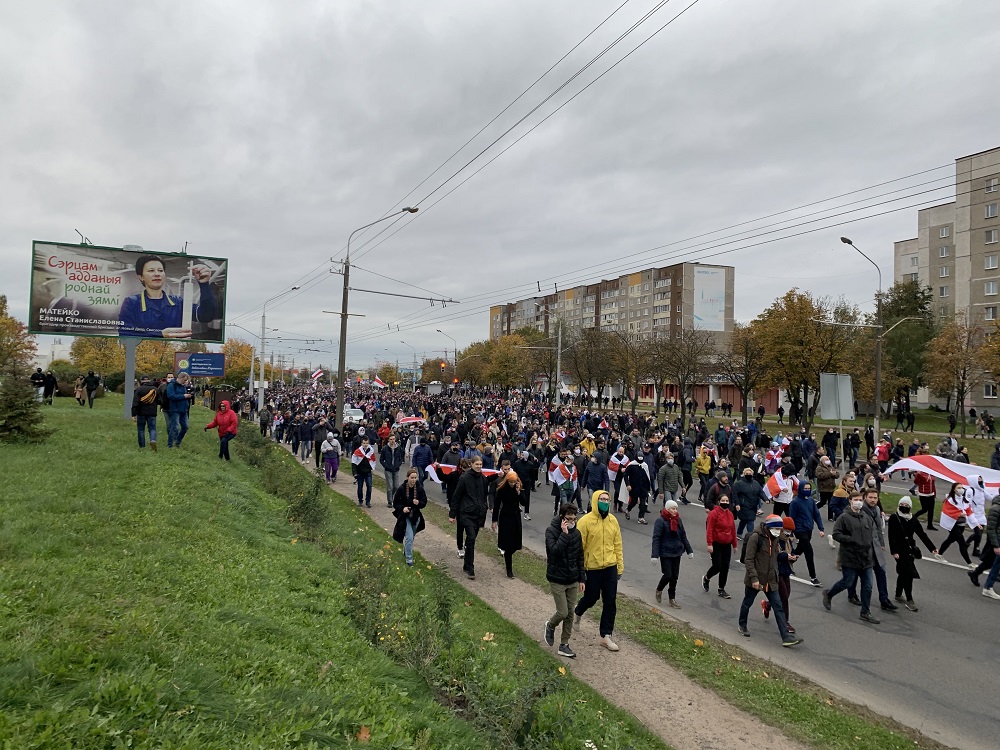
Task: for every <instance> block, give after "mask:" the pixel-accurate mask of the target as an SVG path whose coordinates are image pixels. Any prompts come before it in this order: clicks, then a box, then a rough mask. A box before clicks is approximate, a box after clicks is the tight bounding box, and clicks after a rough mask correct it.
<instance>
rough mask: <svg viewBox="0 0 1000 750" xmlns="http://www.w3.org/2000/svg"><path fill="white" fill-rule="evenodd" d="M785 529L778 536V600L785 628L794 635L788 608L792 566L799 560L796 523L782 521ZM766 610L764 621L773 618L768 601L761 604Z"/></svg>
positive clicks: (786, 520)
mask: <svg viewBox="0 0 1000 750" xmlns="http://www.w3.org/2000/svg"><path fill="white" fill-rule="evenodd" d="M781 523H782V524H783V528H782V530H781V533H780V534H779V535H778V598H779V599H780V600H781V606H782V608H783V609H784V611H785V627H786V628H787V629H788V632H789V633H792V634H794V633H795V628H794V627H793V626H792V616H791V609H790V608H789V606H788V595H789V594H791V593H792V573H793V570H792V564H793V563H795V561H796V560H798V559H799V556H798V555H796V554H795V551H794V547H795V542H794V540H795V521H793V520H792V519H791V518H789V517H788V516H785V517H784V518H783V519H781ZM760 606H761V609H763V610H764V619H765V620H766V619H767V618H768V617H770V616H771V604H770V602H768V600H767V599H764V600H762V601H761V603H760Z"/></svg>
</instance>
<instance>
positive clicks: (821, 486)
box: [816, 449, 840, 520]
mask: <svg viewBox="0 0 1000 750" xmlns="http://www.w3.org/2000/svg"><path fill="white" fill-rule="evenodd" d="M820 450H822V449H820ZM839 477H840V472H839V471H837V470H836V469H835V468H833V462H832V461H831V460H830V457H829V456H827V455H826V454H825V453H824V454H823V455H821V456H820V457H819V463H818V464H816V490H817V491H818V492H819V502H818V503H816V507H817V508H822V507H823V506H824V505H826V504H827V503H829V502H830V500H831V498H833V491H834V490H835V489H837V479H838V478H839ZM830 520H834V519H832V518H831V519H830Z"/></svg>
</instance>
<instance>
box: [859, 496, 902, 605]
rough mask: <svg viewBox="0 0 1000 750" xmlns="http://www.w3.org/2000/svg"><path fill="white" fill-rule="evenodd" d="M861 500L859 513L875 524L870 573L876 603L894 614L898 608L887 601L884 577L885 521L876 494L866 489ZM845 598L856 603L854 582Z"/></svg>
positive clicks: (887, 592)
mask: <svg viewBox="0 0 1000 750" xmlns="http://www.w3.org/2000/svg"><path fill="white" fill-rule="evenodd" d="M862 499H863V500H864V503H865V504H864V505H863V506H861V511H862V512H863V513H867V514H868V515H870V516H871V517H872V521H873V522H874V523H875V534H874V536H873V537H872V573H874V575H875V587H876V588H877V589H878V603H879V606H880V607H882V609H883V610H885V611H886V612H895V611H896V610H897V609H899V607H897V606H896V605H895V604H893V603H892V602H891V601H889V584H888V582H887V581H886V577H885V520H884V519H883V517H882V507H881V505H880V504H879V496H878V492H876V491H875V490H874V489H873V488H871V487H868V488H866V489H865V491H864V493H863V495H862ZM847 597H848V600H849V601H850V602H851V603H852V604H853V603H854V602H855V601H857V583H856V582H855V584H854V585H852V586H851V587H850V588H849V589H848V590H847Z"/></svg>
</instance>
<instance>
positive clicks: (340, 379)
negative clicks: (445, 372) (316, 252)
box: [337, 206, 418, 427]
mask: <svg viewBox="0 0 1000 750" xmlns="http://www.w3.org/2000/svg"><path fill="white" fill-rule="evenodd" d="M417 211H418V209H417V208H416V207H413V208H411V207H410V206H406V207H405V208H402V209H400V210H399V211H396V212H395V213H391V214H389V215H388V216H383V217H382V218H381V219H376V220H375V221H373V222H371V223H369V224H365V225H364V226H362V227H358V228H357V229H355V230H354V231H353V232H351V233H350V234H349V235H348V236H347V252H346V253H345V254H344V297H343V300H342V301H341V304H340V347H339V349H340V351H339V353H338V357H337V424H338V425H340V426H341V427H342V426H343V424H344V401H345V399H346V396H347V394H346V391H345V388H344V378H345V377H347V295H348V292H349V291H350V289H349V287H350V281H351V239H352V238H353V237H354V235H356V234H357V233H358V232H360V231H361V230H362V229H367V228H368V227H371V226H375V225H376V224H378V223H379V222H382V221H387V220H389V219H391V218H393V217H394V216H399V215H400V214H415V213H416V212H417Z"/></svg>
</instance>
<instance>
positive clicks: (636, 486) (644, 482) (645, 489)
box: [625, 461, 650, 525]
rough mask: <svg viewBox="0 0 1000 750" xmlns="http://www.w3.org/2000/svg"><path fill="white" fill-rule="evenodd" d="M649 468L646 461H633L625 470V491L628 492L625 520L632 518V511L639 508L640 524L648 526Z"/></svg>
mask: <svg viewBox="0 0 1000 750" xmlns="http://www.w3.org/2000/svg"><path fill="white" fill-rule="evenodd" d="M649 487H650V479H649V466H648V464H646V462H645V461H633V462H632V463H630V464H629V465H628V468H626V469H625V489H626V490H627V491H628V506H627V507H626V508H625V520H626V521H628V520H630V518H631V515H630V514H631V513H632V509H633V508H634V507H635V506H636V505H638V506H639V523H641V524H643V525H645V524H646V503H647V502H648V500H649Z"/></svg>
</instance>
